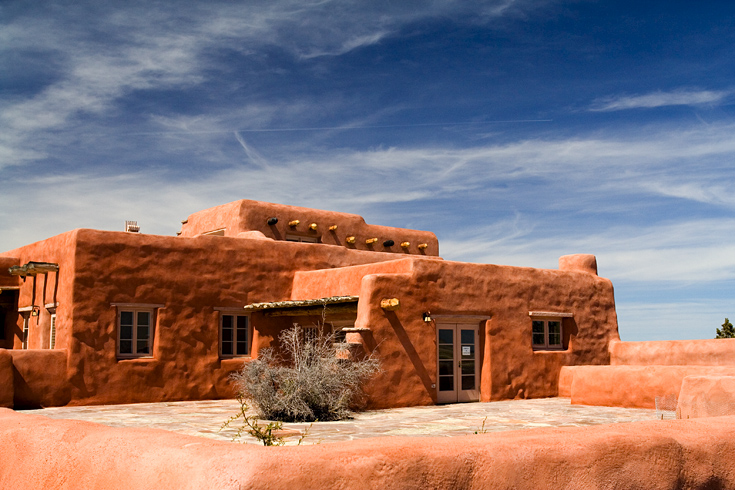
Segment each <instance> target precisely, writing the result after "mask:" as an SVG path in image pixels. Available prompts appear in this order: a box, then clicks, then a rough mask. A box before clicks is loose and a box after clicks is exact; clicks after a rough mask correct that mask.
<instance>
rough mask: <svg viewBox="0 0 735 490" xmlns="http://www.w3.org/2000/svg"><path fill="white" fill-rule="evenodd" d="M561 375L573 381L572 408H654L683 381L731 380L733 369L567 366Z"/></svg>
mask: <svg viewBox="0 0 735 490" xmlns="http://www.w3.org/2000/svg"><path fill="white" fill-rule="evenodd" d="M564 372H565V376H570V375H571V376H572V377H573V379H572V382H571V390H570V392H571V398H572V403H573V404H577V405H599V406H608V407H630V408H655V407H656V401H655V400H656V397H657V396H665V395H670V394H675V395H678V394H679V392H680V391H681V386H682V382H683V381H684V378H685V377H687V376H706V375H718V376H735V366H732V367H729V366H569V367H566V368H564ZM566 379H567V381H568V378H566Z"/></svg>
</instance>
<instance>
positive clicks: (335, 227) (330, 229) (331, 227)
mask: <svg viewBox="0 0 735 490" xmlns="http://www.w3.org/2000/svg"><path fill="white" fill-rule="evenodd" d="M336 229H337V225H332V226H330V227H329V231H334V230H336Z"/></svg>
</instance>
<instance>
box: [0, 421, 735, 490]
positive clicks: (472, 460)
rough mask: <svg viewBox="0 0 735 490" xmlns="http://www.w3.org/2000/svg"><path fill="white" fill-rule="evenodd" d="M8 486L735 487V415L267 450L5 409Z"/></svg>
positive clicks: (0, 476)
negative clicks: (8, 448)
mask: <svg viewBox="0 0 735 490" xmlns="http://www.w3.org/2000/svg"><path fill="white" fill-rule="evenodd" d="M0 447H11V448H13V449H14V450H11V451H9V452H5V453H4V454H3V458H0V487H2V488H45V489H49V490H54V489H74V490H77V489H86V488H94V489H99V490H116V489H125V490H136V489H149V488H176V489H233V490H234V489H240V488H248V489H254V490H257V489H265V488H268V489H288V490H292V489H294V488H299V489H311V488H314V489H323V488H341V489H360V488H385V489H388V490H390V489H406V488H421V489H434V488H436V489H447V488H452V489H460V490H461V489H479V488H493V489H514V490H526V489H528V490H531V489H533V490H537V489H544V488H548V489H551V488H553V489H582V488H585V489H586V488H647V489H657V490H665V489H672V490H673V489H681V488H686V489H702V490H704V489H713V488H735V459H733V458H732V457H731V455H732V454H734V453H735V417H718V418H709V419H696V420H676V421H665V422H664V421H650V422H639V423H631V424H618V425H607V426H596V427H574V428H559V429H536V430H527V431H515V432H503V433H494V434H482V435H467V436H460V437H452V438H401V437H384V438H374V439H363V440H358V441H350V442H346V443H332V444H320V445H313V446H301V447H276V448H266V447H262V446H254V445H238V444H232V443H228V442H220V441H211V440H208V439H205V438H198V437H194V436H186V435H180V434H174V433H172V432H167V431H162V430H155V429H115V428H110V427H105V426H102V425H98V424H92V423H88V422H80V421H73V420H51V419H48V418H46V417H42V416H38V415H22V414H18V413H14V412H13V411H11V410H7V409H0Z"/></svg>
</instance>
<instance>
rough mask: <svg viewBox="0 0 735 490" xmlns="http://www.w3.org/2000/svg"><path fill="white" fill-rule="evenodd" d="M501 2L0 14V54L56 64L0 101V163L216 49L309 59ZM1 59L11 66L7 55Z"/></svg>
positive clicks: (176, 83)
mask: <svg viewBox="0 0 735 490" xmlns="http://www.w3.org/2000/svg"><path fill="white" fill-rule="evenodd" d="M508 3H509V2H508V1H506V0H487V1H484V2H478V3H477V4H475V5H474V6H472V7H471V8H470V7H467V8H461V9H460V8H457V6H456V5H454V3H453V2H429V3H427V4H422V6H421V7H420V8H418V7H417V6H416V5H414V4H412V3H410V2H406V3H405V4H404V3H402V2H398V3H392V4H390V5H389V6H387V7H386V6H385V5H373V4H372V3H370V2H361V1H357V0H355V1H332V0H324V1H311V2H304V1H295V0H279V1H268V2H266V1H254V2H248V3H245V4H242V3H238V4H232V3H228V2H224V3H202V2H180V3H177V8H176V9H171V8H170V7H169V6H168V5H163V4H161V5H160V6H159V5H156V4H150V3H148V2H141V3H138V2H126V3H124V4H123V3H121V4H117V5H114V6H110V7H109V8H99V6H97V5H94V8H92V7H93V6H92V5H84V4H80V5H77V6H75V7H73V8H68V9H62V8H53V9H48V10H40V11H39V10H36V11H33V13H32V14H28V15H25V16H17V17H14V18H12V19H9V20H7V21H6V22H4V23H1V24H0V39H1V40H2V42H0V56H3V55H10V54H12V53H15V52H17V51H18V50H27V51H33V52H40V53H43V54H45V55H47V56H48V57H49V58H51V59H53V60H54V65H53V66H49V67H48V69H49V83H48V84H47V85H45V86H44V87H42V88H41V89H40V90H37V91H36V92H32V93H27V94H24V95H16V96H14V97H9V98H5V99H4V100H3V101H0V148H2V155H3V156H4V158H3V159H2V160H1V161H0V168H2V167H5V166H8V165H18V164H23V163H27V162H28V161H32V160H34V159H39V158H44V157H46V156H48V155H50V149H49V148H47V147H45V146H44V145H43V144H41V142H40V141H39V140H38V138H37V136H38V133H39V132H48V131H55V130H66V129H69V128H70V127H74V126H76V125H79V124H84V121H85V117H87V116H90V115H91V116H94V117H97V118H101V119H104V118H105V117H109V116H112V115H114V112H115V110H116V108H117V104H118V103H120V101H123V100H126V97H127V96H129V95H130V94H131V93H133V92H135V91H141V90H163V89H181V88H186V87H192V86H197V85H200V84H202V83H204V82H205V81H208V80H210V78H209V77H211V76H212V75H211V73H210V72H209V71H210V70H212V69H213V68H216V69H222V67H221V66H216V63H217V62H216V61H215V60H214V59H213V58H212V57H210V56H209V53H210V52H211V51H212V50H214V49H221V48H223V47H228V49H232V50H233V51H237V52H240V53H241V54H243V55H246V56H248V55H255V54H257V53H262V50H263V49H266V48H268V49H271V48H272V49H280V50H282V51H283V52H285V53H289V54H290V55H291V56H293V57H294V59H295V60H298V59H300V60H302V61H308V60H310V59H312V58H316V57H325V56H339V55H343V54H345V53H348V52H350V51H353V50H355V49H359V48H361V47H364V46H368V45H371V44H375V43H378V42H380V41H381V39H383V38H385V37H386V36H390V35H392V33H395V32H397V31H398V30H400V29H401V27H402V26H404V25H406V24H410V23H412V22H416V21H417V20H420V19H425V18H430V17H433V16H446V15H453V16H460V15H464V16H468V15H469V14H470V13H471V12H472V11H483V12H485V16H486V17H487V18H488V19H490V18H492V17H493V16H499V15H502V13H503V12H504V11H505V9H504V7H505V6H507V4H508ZM511 3H512V2H511ZM501 7H503V8H501ZM496 8H497V9H496ZM494 9H496V10H494ZM82 11H85V12H86V13H85V15H84V17H83V18H84V21H83V22H80V16H81V12H82ZM7 66H8V68H9V71H11V70H10V68H11V67H12V66H13V65H12V64H7ZM215 71H216V70H215ZM234 129H238V128H230V131H232V130H234ZM28 148H33V151H29V150H28Z"/></svg>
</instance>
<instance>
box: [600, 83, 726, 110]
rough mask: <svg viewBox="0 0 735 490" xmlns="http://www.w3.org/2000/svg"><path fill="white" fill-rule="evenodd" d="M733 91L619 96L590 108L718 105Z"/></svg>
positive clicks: (620, 108)
mask: <svg viewBox="0 0 735 490" xmlns="http://www.w3.org/2000/svg"><path fill="white" fill-rule="evenodd" d="M731 94H732V90H685V89H682V90H674V91H670V92H661V91H658V92H652V93H649V94H643V95H619V96H613V97H606V98H601V99H598V100H596V101H595V102H594V103H593V104H592V106H591V107H590V108H589V110H590V111H594V112H610V111H623V110H627V109H651V108H654V107H665V106H676V105H691V106H699V105H716V104H718V103H721V102H723V101H724V100H726V99H727V97H728V96H730V95H731Z"/></svg>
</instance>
